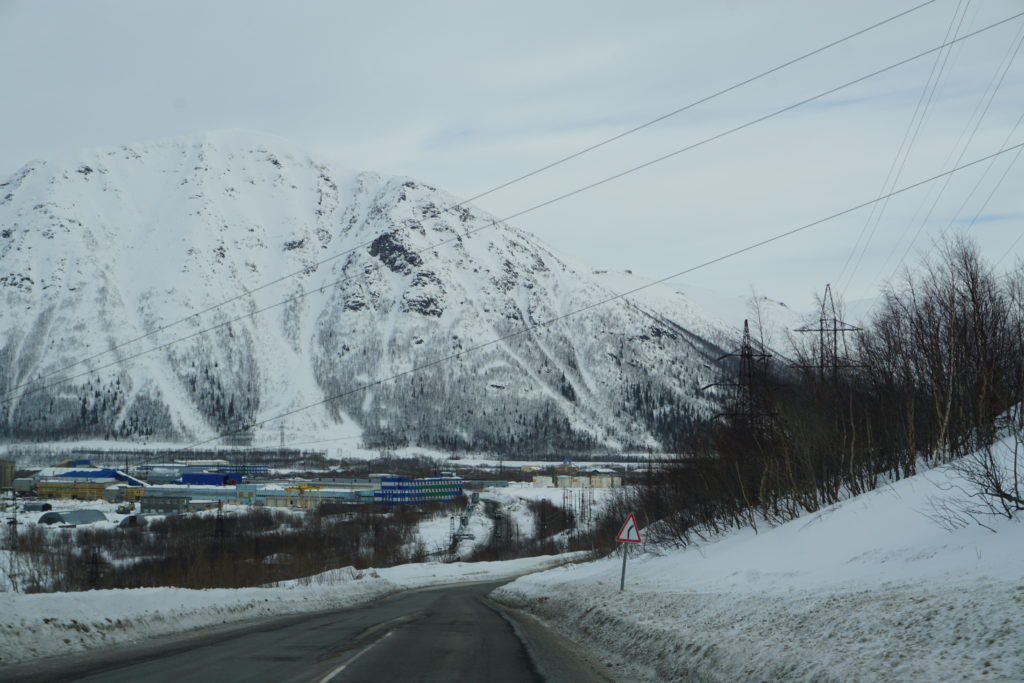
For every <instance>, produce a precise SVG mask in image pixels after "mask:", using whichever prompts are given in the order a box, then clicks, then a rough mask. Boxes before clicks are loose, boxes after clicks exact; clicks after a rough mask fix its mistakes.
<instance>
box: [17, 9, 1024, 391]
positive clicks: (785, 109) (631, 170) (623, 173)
mask: <svg viewBox="0 0 1024 683" xmlns="http://www.w3.org/2000/svg"><path fill="white" fill-rule="evenodd" d="M1022 16H1024V12H1019V13H1017V14H1015V15H1013V16H1011V17H1007V18H1006V19H1002V20H1000V21H997V22H995V23H993V24H989V25H988V26H985V27H984V28H981V29H978V30H976V31H973V32H971V33H968V34H965V35H963V36H960V37H959V38H955V39H953V40H951V41H948V42H946V43H943V44H941V45H938V46H937V47H934V48H931V49H929V50H925V51H924V52H920V53H918V54H916V55H914V56H912V57H908V58H906V59H903V60H901V61H899V62H896V63H894V64H890V65H889V66H886V67H883V68H881V69H878V70H876V71H873V72H871V73H869V74H866V75H864V76H860V77H858V78H855V79H853V80H851V81H847V82H846V83H844V84H842V85H839V86H836V87H834V88H830V89H828V90H825V91H823V92H820V93H818V94H817V95H812V96H811V97H807V98H805V99H803V100H800V101H798V102H795V103H793V104H790V105H787V106H785V107H782V108H781V109H777V110H775V111H773V112H771V113H769V114H764V115H763V116H759V117H757V118H755V119H752V120H750V121H748V122H746V123H743V124H740V125H738V126H735V127H733V128H730V129H728V130H726V131H724V132H721V133H717V134H715V135H712V136H710V137H707V138H704V139H702V140H700V141H698V142H695V143H692V144H690V145H687V146H686V147H682V148H680V149H677V150H675V151H672V152H669V153H667V154H663V155H661V156H659V157H655V158H654V159H651V160H649V161H646V162H644V163H642V164H639V165H637V166H633V167H631V168H628V169H626V170H624V171H620V172H619V173H615V174H613V175H610V176H607V177H605V178H603V179H601V180H597V181H595V182H592V183H589V184H587V185H584V186H582V187H578V188H576V189H574V190H570V191H569V192H565V193H563V194H560V195H557V196H555V197H553V198H551V199H548V200H546V201H543V202H540V203H538V204H534V205H533V206H530V207H529V208H526V209H523V210H521V211H518V212H516V213H513V214H510V215H508V216H505V217H504V218H501V219H495V220H492V221H490V222H489V223H485V224H484V225H482V226H480V227H478V228H474V229H472V230H469V231H467V232H466V233H465V234H464V235H456V236H455V237H451V238H449V239H446V240H442V241H440V242H437V243H435V244H432V245H430V246H428V247H424V248H423V249H419V250H416V251H413V252H412V253H415V254H423V253H425V252H427V251H431V250H433V249H436V248H438V247H441V246H445V245H447V244H451V243H453V242H457V241H459V240H461V239H463V237H468V236H470V235H473V234H476V233H478V232H481V231H483V230H486V229H488V228H491V227H494V226H495V225H497V224H499V223H505V222H507V221H510V220H513V219H515V218H519V217H521V216H524V215H526V214H528V213H532V212H533V211H536V210H538V209H541V208H544V207H546V206H550V205H551V204H555V203H556V202H560V201H563V200H565V199H568V198H570V197H573V196H575V195H578V194H581V193H583V192H587V191H589V190H592V189H594V188H597V187H600V186H601V185H605V184H607V183H610V182H612V181H614V180H618V179H619V178H622V177H624V176H627V175H630V174H632V173H636V172H637V171H640V170H643V169H645V168H648V167H650V166H654V165H655V164H658V163H661V162H663V161H666V160H668V159H671V158H673V157H676V156H678V155H680V154H683V153H685V152H689V151H691V150H693V149H696V148H698V147H701V146H703V145H706V144H708V143H710V142H714V141H715V140H718V139H721V138H724V137H726V136H727V135H731V134H733V133H736V132H739V131H741V130H744V129H746V128H750V127H751V126H754V125H756V124H758V123H761V122H763V121H767V120H769V119H772V118H775V117H776V116H779V115H781V114H784V113H786V112H788V111H792V110H793V109H796V108H798V107H801V106H803V105H805V104H808V103H810V102H814V101H816V100H819V99H821V98H823V97H827V96H828V95H832V94H834V93H836V92H839V91H840V90H843V89H845V88H848V87H850V86H852V85H856V84H858V83H862V82H864V81H866V80H869V79H871V78H874V77H876V76H879V75H881V74H884V73H887V72H889V71H892V70H893V69H897V68H899V67H901V66H904V65H906V64H909V63H910V62H913V61H915V60H917V59H920V58H922V57H925V56H927V55H929V54H932V53H934V52H937V51H939V50H942V49H945V48H946V47H948V46H950V45H953V44H956V43H959V42H961V41H964V40H968V39H970V38H973V37H975V36H978V35H981V34H982V33H984V32H986V31H989V30H991V29H993V28H996V27H998V26H1001V25H1002V24H1005V23H1007V22H1009V21H1013V20H1014V19H1017V18H1019V17H1022ZM887 196H892V195H891V194H890V195H887ZM367 244H369V242H368V243H367ZM360 246H364V245H360ZM358 248H359V247H355V248H354V249H353V250H352V251H354V250H355V249H358ZM381 267H382V266H381V265H376V266H374V267H373V269H374V270H376V269H379V268H381ZM363 274H365V271H364V273H363ZM351 279H353V278H352V277H347V278H342V279H339V280H335V281H334V282H331V283H328V284H324V285H321V286H320V287H316V288H313V289H310V290H309V291H306V292H302V293H301V294H296V295H294V296H291V297H288V298H287V299H284V300H282V301H279V302H277V303H275V304H271V305H269V306H265V307H263V308H260V309H257V310H255V311H250V312H249V313H245V314H243V315H241V316H238V317H235V318H232V319H230V320H227V321H223V322H220V323H218V324H216V325H213V326H211V327H208V328H205V329H203V330H200V331H198V332H194V333H192V334H189V335H186V336H184V337H179V338H177V339H175V340H173V341H170V342H167V343H164V344H160V345H158V346H154V347H151V348H149V349H147V350H145V351H140V352H138V353H135V354H131V355H128V356H126V357H124V358H121V359H118V360H116V361H113V362H111V363H107V364H105V365H102V366H99V367H97V368H93V369H90V370H88V371H86V372H83V373H79V374H77V375H72V376H70V377H65V378H63V379H61V380H58V381H56V382H54V383H51V384H47V385H44V386H42V387H37V388H35V389H32V390H30V391H26V392H23V393H22V394H21V395H22V396H23V397H24V396H27V395H31V394H34V393H38V392H39V391H45V390H46V389H49V388H52V387H54V386H58V385H60V384H64V383H66V382H69V381H72V380H75V379H80V378H82V377H86V376H89V375H92V374H94V373H97V372H100V371H102V370H106V369H109V368H111V367H115V366H118V365H122V364H124V363H125V362H127V361H130V360H134V359H136V358H139V357H141V356H144V355H146V354H149V353H152V352H155V351H159V350H162V349H166V348H168V347H170V346H173V345H174V344H177V343H180V342H182V341H187V340H189V339H194V338H195V337H197V336H199V335H202V334H204V333H206V332H211V331H214V330H217V329H220V328H222V327H225V326H228V325H230V324H232V323H234V322H237V321H239V320H243V319H245V318H251V317H254V316H256V315H258V314H260V313H264V312H266V311H269V310H271V309H274V308H278V307H280V306H283V305H285V304H288V303H292V302H295V301H298V300H300V299H303V298H305V297H307V296H309V295H311V294H313V293H316V292H323V291H324V290H326V289H328V288H330V287H335V286H337V285H339V284H342V283H344V282H348V281H349V280H351ZM236 298H238V297H236ZM16 392H17V389H14V390H12V391H10V392H8V393H7V394H5V395H4V398H8V397H10V396H13V395H14V394H15V393H16Z"/></svg>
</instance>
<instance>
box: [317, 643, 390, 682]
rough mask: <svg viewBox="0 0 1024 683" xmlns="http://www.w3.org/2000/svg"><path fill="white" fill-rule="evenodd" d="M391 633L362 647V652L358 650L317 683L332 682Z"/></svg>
mask: <svg viewBox="0 0 1024 683" xmlns="http://www.w3.org/2000/svg"><path fill="white" fill-rule="evenodd" d="M392 633H394V631H388V632H387V633H385V634H384V635H382V636H381V637H380V638H378V639H377V640H375V641H373V642H372V643H370V644H369V645H367V646H366V647H364V648H363V649H362V650H360V651H359V652H357V653H356V654H354V655H353V656H352V657H351V658H350V659H349V660H348V661H347V662H345V663H344V664H342V665H341V666H339V667H338V668H336V669H334V670H333V671H331V672H330V673H328V674H327V675H326V676H324V677H323V678H321V679H320V680H319V681H317V683H330V682H331V681H332V680H334V677H335V676H337V675H338V674H340V673H341V672H342V671H344V670H345V668H346V667H347V666H348V665H349V664H351V663H352V662H354V661H356V660H357V659H359V658H360V657H362V656H363V655H364V654H366V653H367V652H368V651H370V650H371V649H373V648H375V647H377V645H378V644H380V643H381V642H382V641H383V640H384V639H385V638H387V637H388V636H390V635H391V634H392Z"/></svg>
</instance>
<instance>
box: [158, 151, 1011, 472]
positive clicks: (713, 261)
mask: <svg viewBox="0 0 1024 683" xmlns="http://www.w3.org/2000/svg"><path fill="white" fill-rule="evenodd" d="M1022 148H1024V142H1022V143H1019V144H1016V145H1014V146H1012V147H1007V148H1005V149H1002V150H1000V151H998V152H994V153H992V154H989V155H987V156H984V157H981V158H980V159H975V160H974V161H970V162H968V163H966V164H962V165H961V166H957V167H956V168H952V169H950V170H948V171H944V172H942V173H938V174H936V175H933V176H932V177H930V178H926V179H924V180H919V181H918V182H916V183H913V184H911V185H907V186H905V187H901V188H900V189H898V190H894V191H892V192H889V193H888V194H886V195H883V196H881V197H876V198H875V199H869V200H868V201H865V202H861V203H860V204H857V205H855V206H851V207H849V208H847V209H843V210H842V211H838V212H836V213H833V214H831V215H829V216H826V217H825V218H819V219H818V220H816V221H812V222H810V223H806V224H804V225H801V226H800V227H797V228H793V229H791V230H787V231H785V232H781V233H778V234H776V235H773V236H772V237H769V238H767V239H763V240H760V241H758V242H754V243H752V244H748V245H747V246H745V247H741V248H739V249H736V250H734V251H730V252H728V253H726V254H722V255H721V256H717V257H715V258H712V259H709V260H707V261H704V262H703V263H700V264H698V265H695V266H691V267H690V268H687V269H685V270H681V271H679V272H677V273H673V274H671V275H667V276H665V277H662V278H659V279H657V280H654V281H652V282H648V283H647V284H644V285H640V286H639V287H634V288H633V289H630V290H628V291H625V292H622V293H619V294H614V295H613V296H610V297H606V298H604V299H601V300H599V301H596V302H593V303H590V304H587V305H586V306H582V307H580V308H577V309H574V310H572V311H569V312H567V313H563V314H561V315H557V316H554V317H551V318H548V319H547V320H542V321H539V322H536V323H532V324H530V325H524V326H523V327H521V328H519V329H518V330H516V331H514V332H510V333H509V334H506V335H502V336H500V337H497V338H495V339H491V340H489V341H486V342H482V343H480V344H476V345H474V346H470V347H468V348H465V349H462V350H460V351H457V352H455V353H450V354H448V355H446V356H443V357H441V358H437V359H435V360H432V361H429V362H426V363H422V364H420V365H416V366H414V367H412V368H410V369H408V370H404V371H402V372H398V373H395V374H392V375H388V376H386V377H382V378H380V379H377V380H375V381H372V382H367V383H365V384H361V385H359V386H357V387H354V388H352V389H349V390H347V391H343V392H341V393H339V394H335V395H333V396H330V397H328V398H325V399H322V400H320V401H316V402H314V403H310V404H308V405H305V406H302V407H299V408H294V409H292V410H288V411H286V412H283V413H278V414H277V415H274V416H272V417H268V418H265V419H261V420H259V421H257V422H254V423H253V424H251V425H247V426H246V427H244V428H243V429H237V430H234V431H231V432H228V433H227V434H220V435H218V436H215V437H212V438H210V439H206V440H204V441H198V442H196V443H193V444H190V445H188V446H184V447H182V448H179V449H177V450H175V451H173V452H172V453H181V452H186V451H188V450H191V449H193V448H199V447H200V446H205V445H207V444H210V443H213V442H215V441H219V440H221V439H224V438H227V437H231V436H237V435H239V434H244V433H246V432H248V431H251V430H252V429H254V428H256V427H262V426H264V425H266V424H269V423H271V422H275V421H277V420H282V419H284V418H286V417H291V416H292V415H296V414H298V413H302V412H305V411H307V410H310V409H312V408H316V407H319V406H322V405H325V404H327V403H330V402H331V401H337V400H340V399H343V398H346V397H348V396H353V395H355V394H359V393H362V392H363V391H366V390H367V389H372V388H373V387H376V386H380V385H382V384H386V383H388V382H392V381H394V380H396V379H401V378H402V377H406V376H408V375H412V374H415V373H418V372H422V371H423V370H426V369H428V368H432V367H435V366H438V365H442V364H444V363H447V362H449V361H452V360H455V359H457V358H461V357H463V356H466V355H469V354H471V353H475V352H476V351H479V350H481V349H485V348H487V347H490V346H494V345H495V344H500V343H502V342H504V341H507V340H509V339H513V338H515V337H519V336H522V335H524V334H528V333H530V332H532V331H534V330H538V329H541V328H544V327H548V326H550V325H553V324H555V323H557V322H560V321H562V320H566V319H568V318H572V317H574V316H577V315H580V314H581V313H586V312H587V311H591V310H593V309H595V308H599V307H601V306H605V305H607V304H610V303H612V302H613V301H618V300H620V299H625V298H627V297H629V296H631V295H633V294H636V293H637V292H640V291H643V290H645V289H649V288H651V287H654V286H655V285H659V284H662V283H665V282H668V281H669V280H674V279H676V278H679V277H682V276H683V275H688V274H690V273H693V272H696V271H698V270H702V269H704V268H707V267H708V266H711V265H714V264H716V263H721V262H722V261H726V260H728V259H731V258H734V257H736V256H739V255H740V254H745V253H747V252H750V251H753V250H755V249H759V248H760V247H763V246H765V245H768V244H771V243H773V242H778V241H779V240H782V239H785V238H786V237H791V236H793V235H796V234H798V233H801V232H804V231H806V230H810V229H811V228H814V227H817V226H819V225H822V224H823V223H827V222H828V221H831V220H834V219H836V218H839V217H841V216H845V215H847V214H850V213H853V212H854V211H858V210H859V209H863V208H865V207H868V206H871V205H873V204H876V203H877V202H880V201H885V200H886V199H888V198H889V197H893V196H896V195H898V194H903V193H904V192H908V191H910V190H913V189H915V188H918V187H921V186H923V185H927V184H929V183H932V182H934V181H936V180H939V179H940V178H944V177H946V176H948V175H951V174H953V173H957V172H959V171H962V170H964V169H966V168H970V167H972V166H975V165H977V164H981V163H983V162H985V161H988V160H989V159H993V158H995V157H998V156H999V155H1002V154H1006V153H1008V152H1012V151H1014V150H1018V149H1022Z"/></svg>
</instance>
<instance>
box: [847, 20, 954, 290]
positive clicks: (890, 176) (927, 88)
mask: <svg viewBox="0 0 1024 683" xmlns="http://www.w3.org/2000/svg"><path fill="white" fill-rule="evenodd" d="M962 5H963V0H960V2H958V3H957V6H956V9H955V10H954V11H953V16H952V18H951V19H950V21H949V26H948V27H946V35H945V36H943V41H946V40H949V37H950V35H954V36H955V35H956V34H957V33H959V32H960V24H962V23H963V16H966V14H967V11H966V9H965V10H964V13H963V15H962V16H960V23H957V16H958V15H960V8H961V6H962ZM954 25H956V31H955V32H954V30H953V26H954ZM945 54H946V56H947V57H948V56H949V52H948V51H947V52H946V53H945ZM940 63H941V64H942V69H939V71H938V76H936V69H938V67H939V64H940ZM945 65H946V60H944V59H943V53H941V52H940V53H938V54H937V55H935V61H934V62H932V68H931V71H930V72H929V73H928V78H927V79H926V80H925V85H924V88H922V89H921V94H920V95H919V96H918V98H917V105H916V106H915V107H914V113H913V115H912V116H911V117H910V121H909V122H908V123H907V129H906V130H905V131H904V132H903V139H902V140H900V146H899V148H898V149H897V150H896V156H894V157H893V160H892V163H891V164H889V171H888V172H887V173H886V174H885V181H884V182H883V183H882V187H881V189H880V190H879V194H885V193H886V192H887V191H889V190H891V189H892V188H894V187H896V184H897V183H898V182H899V179H900V176H901V175H902V173H903V169H904V168H905V166H906V162H907V158H909V156H910V151H911V149H913V147H914V143H915V142H916V141H917V136H918V133H919V132H920V130H921V126H922V124H923V123H924V119H925V117H926V116H927V112H928V108H929V106H930V105H931V102H932V95H934V94H935V85H937V84H938V81H939V79H940V78H941V77H942V70H943V69H945ZM933 79H934V84H933V82H932V81H933ZM926 98H927V104H926V103H925V101H926ZM922 106H924V109H923V110H922ZM918 114H920V118H918ZM915 124H916V127H915ZM908 140H909V141H910V145H909V146H908V145H907V142H908ZM904 150H906V154H905V155H904ZM901 158H902V159H903V162H902V163H900V159H901ZM897 166H898V167H899V170H898V171H897V170H896V169H897ZM894 173H895V175H894ZM885 207H886V203H884V202H883V203H882V204H881V205H875V206H872V207H871V213H869V214H868V217H867V220H865V221H864V226H863V227H862V228H861V229H860V233H859V234H858V235H857V239H856V241H855V242H854V243H853V249H851V250H850V253H849V255H848V256H847V257H846V261H845V262H844V263H843V267H842V268H841V269H840V271H839V275H838V276H837V277H836V279H835V280H834V282H835V283H836V285H837V287H839V286H841V283H842V280H843V276H844V275H845V274H846V269H847V268H848V267H849V266H850V263H851V262H852V261H853V257H854V255H855V254H857V252H858V250H859V248H860V243H861V240H862V239H863V238H864V235H865V234H867V232H868V226H871V232H870V234H868V238H867V241H866V242H865V243H864V248H863V249H862V250H860V256H859V257H858V259H857V266H854V271H856V270H857V267H858V266H859V265H860V261H861V259H862V258H864V254H865V252H866V251H867V248H868V245H869V244H870V243H871V239H872V238H873V237H874V234H875V230H877V229H878V223H879V221H880V220H881V216H882V214H884V213H885ZM876 208H878V209H879V212H878V220H875V221H874V225H872V220H873V219H875V209H876ZM850 279H851V280H852V279H853V275H852V274H851V275H850Z"/></svg>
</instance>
